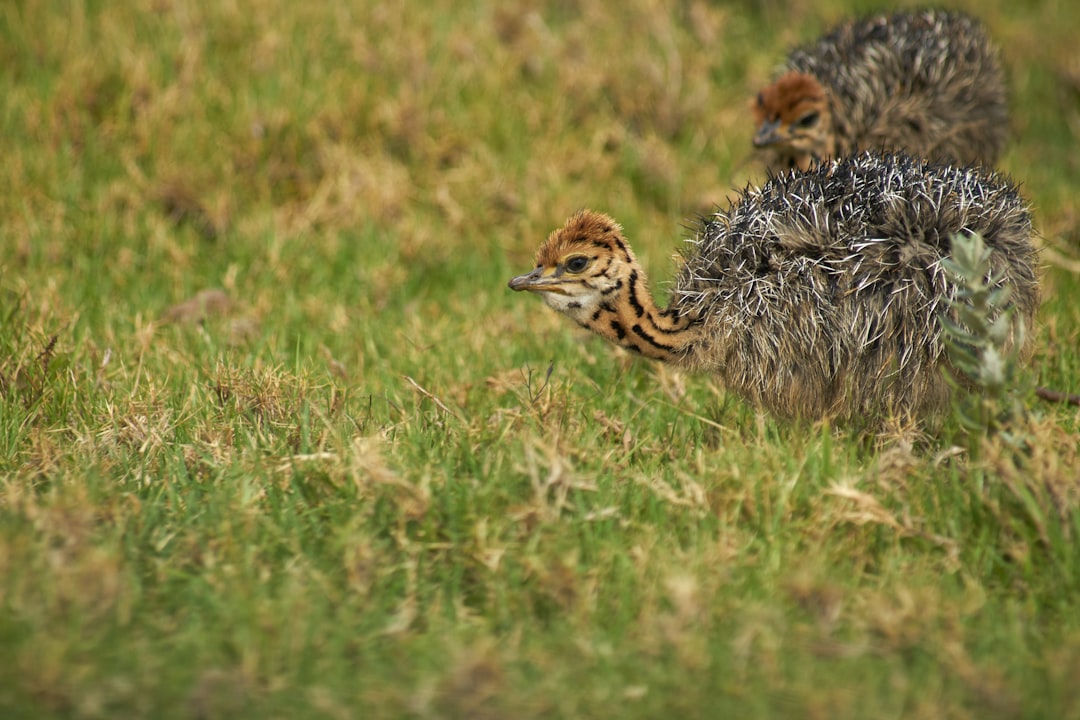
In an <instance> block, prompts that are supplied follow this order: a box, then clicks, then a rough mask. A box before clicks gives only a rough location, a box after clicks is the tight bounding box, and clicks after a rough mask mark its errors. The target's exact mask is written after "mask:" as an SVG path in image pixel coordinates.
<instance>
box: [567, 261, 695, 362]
mask: <svg viewBox="0 0 1080 720" xmlns="http://www.w3.org/2000/svg"><path fill="white" fill-rule="evenodd" d="M615 287H616V288H617V291H616V292H613V293H611V294H610V295H609V296H608V297H607V298H605V299H604V300H603V301H601V303H600V304H599V306H598V307H597V308H596V309H595V310H594V311H593V313H592V314H591V315H590V316H589V317H588V319H585V320H579V323H580V324H581V325H582V326H583V327H586V328H588V329H589V330H592V331H593V332H595V333H596V334H597V335H600V336H601V337H603V338H605V339H607V340H610V341H611V342H613V343H615V344H616V345H619V346H620V347H624V348H626V349H627V350H632V351H634V352H637V353H639V354H641V355H644V356H645V357H647V358H651V359H653V360H663V361H667V362H677V361H678V360H679V359H680V358H682V357H683V356H684V355H685V354H686V351H687V350H688V349H689V347H690V346H691V345H693V344H694V343H696V342H697V341H698V339H699V338H700V336H701V327H700V325H699V324H696V323H694V322H693V321H692V319H691V318H690V317H680V316H679V314H678V313H677V312H676V311H674V310H673V309H666V310H661V309H659V308H657V307H656V303H654V302H653V299H652V295H651V294H650V293H649V290H648V287H647V286H646V281H645V278H644V277H643V276H642V275H641V274H640V273H639V272H638V270H637V269H636V268H635V269H633V270H631V271H630V274H629V275H628V276H627V279H626V283H625V284H623V283H621V282H620V283H618V284H616V286H615Z"/></svg>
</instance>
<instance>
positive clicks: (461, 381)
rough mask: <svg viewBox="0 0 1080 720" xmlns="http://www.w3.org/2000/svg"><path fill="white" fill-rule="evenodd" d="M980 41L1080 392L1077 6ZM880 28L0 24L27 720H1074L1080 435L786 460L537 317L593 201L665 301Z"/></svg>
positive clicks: (143, 0) (4, 471)
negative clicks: (761, 93)
mask: <svg viewBox="0 0 1080 720" xmlns="http://www.w3.org/2000/svg"><path fill="white" fill-rule="evenodd" d="M964 6H966V7H967V9H969V10H972V11H974V12H976V13H977V14H978V15H979V16H980V17H981V18H982V19H983V20H984V21H985V23H986V24H987V26H988V27H989V29H990V31H991V33H992V35H993V36H994V37H995V39H996V40H997V41H998V42H999V44H1000V45H1001V47H1002V50H1003V56H1004V60H1005V62H1006V64H1007V66H1008V78H1009V84H1010V93H1011V106H1012V112H1013V120H1012V131H1013V132H1012V141H1011V143H1010V145H1009V150H1008V152H1007V154H1006V156H1005V157H1004V158H1003V160H1002V162H1001V168H1002V169H1003V170H1005V171H1006V172H1008V173H1009V174H1011V175H1012V176H1013V177H1014V178H1015V180H1016V181H1017V182H1019V183H1020V184H1021V187H1022V191H1023V193H1024V195H1025V196H1026V197H1027V198H1028V199H1029V200H1030V202H1031V203H1032V205H1033V209H1034V217H1035V222H1036V224H1037V226H1038V228H1039V231H1040V234H1041V243H1042V244H1043V246H1044V251H1043V256H1042V257H1043V265H1044V279H1043V283H1044V284H1043V287H1044V296H1045V298H1044V305H1043V308H1042V309H1041V311H1040V315H1039V326H1038V327H1037V328H1036V329H1035V332H1036V334H1037V344H1038V349H1037V351H1036V353H1035V357H1034V359H1033V361H1032V364H1031V366H1030V370H1029V371H1028V376H1027V379H1028V380H1030V382H1032V383H1038V384H1041V385H1045V386H1049V387H1052V388H1055V389H1057V390H1061V391H1066V392H1072V393H1077V392H1080V356H1078V352H1077V348H1078V347H1080V302H1077V298H1080V200H1078V199H1077V188H1080V145H1078V141H1080V60H1078V56H1077V53H1076V40H1077V33H1078V32H1080V9H1078V7H1080V6H1077V5H1076V3H1072V2H1065V1H1064V0H1047V1H1045V2H1038V1H1036V0H1025V1H1023V2H1015V1H1012V0H1010V1H1006V0H980V2H978V3H976V2H974V0H972V1H971V2H968V3H965V5H964ZM883 7H884V5H883V4H882V3H870V2H860V3H856V4H847V5H845V4H843V3H841V2H839V1H838V0H833V1H832V2H829V3H810V2H805V1H802V0H795V1H793V2H779V1H776V0H773V1H772V2H766V3H758V2H750V1H749V0H746V1H745V2H732V3H720V2H705V1H704V0H690V1H684V2H679V3H663V2H659V0H631V2H629V3H622V2H614V0H602V1H598V2H576V1H575V0H556V1H554V2H551V3H546V4H545V3H531V2H524V1H522V0H511V1H510V2H495V1H494V0H474V1H472V2H457V1H451V0H433V1H432V2H426V3H420V2H402V3H395V2H374V1H368V2H363V1H357V2H339V3H301V2H280V1H278V0H265V1H262V2H259V1H251V2H244V1H243V0H239V1H234V2H221V3H215V2H195V1H191V2H189V1H187V0H130V1H128V2H111V3H110V2H104V1H101V0H87V1H85V2H80V1H79V0H71V1H70V2H59V1H57V0H51V1H50V0H36V1H35V0H13V1H11V2H5V3H3V4H2V5H0V159H2V161H0V715H2V716H3V717H10V718H16V717H19V718H23V717H26V718H30V717H41V718H45V717H58V718H59V717H70V718H122V717H155V718H245V717H251V718H256V717H258V718H267V717H270V718H299V717H303V718H308V717H311V718H353V717H355V718H540V717H544V718H620V719H624V718H657V717H687V718H718V717H732V718H935V719H937V718H1021V717H1023V718H1048V719H1050V718H1053V719H1058V718H1080V480H1078V475H1080V457H1078V455H1080V450H1078V445H1080V413H1078V411H1077V409H1076V408H1075V407H1068V406H1063V405H1051V404H1046V403H1041V402H1039V401H1038V400H1035V399H1033V398H1032V397H1030V396H1029V395H1028V396H1024V399H1025V402H1027V403H1028V405H1029V406H1030V409H1031V416H1030V418H1028V419H1027V420H1025V421H1024V422H1023V423H1022V424H1021V425H1020V427H1019V428H1018V429H1016V430H1015V431H1016V432H1017V433H1019V434H1021V435H1022V436H1023V448H1022V449H1021V450H1017V449H1016V447H1015V444H1014V443H1010V442H1009V441H1008V440H1007V438H1003V437H1001V436H998V435H985V436H984V435H982V434H979V433H974V434H971V433H965V432H963V431H962V429H961V427H960V425H959V424H958V422H957V420H956V419H955V418H948V419H946V420H945V421H944V423H943V424H942V425H941V426H940V427H937V428H935V429H933V430H931V431H928V432H926V433H925V434H924V435H923V436H921V437H918V438H915V440H914V441H913V442H912V440H911V438H910V437H907V438H899V439H898V438H888V437H885V438H867V437H865V436H862V435H859V434H858V433H856V432H853V431H852V430H850V429H845V428H837V427H830V426H828V425H808V424H805V423H793V422H781V421H777V420H774V419H772V418H769V417H766V416H763V415H761V414H758V413H756V412H755V411H754V410H753V409H752V408H749V407H747V406H746V405H745V404H743V403H742V402H741V401H739V400H738V399H737V398H734V397H732V396H730V395H727V394H725V392H724V390H723V388H722V387H719V386H718V385H717V384H716V383H715V382H713V381H712V380H711V379H710V378H707V377H692V376H683V375H680V374H677V373H674V372H672V371H670V370H667V369H665V368H663V367H660V366H657V365H655V364H651V363H649V362H646V361H642V360H637V359H634V358H632V357H630V356H629V355H626V354H625V353H620V352H616V351H614V350H613V349H612V348H610V347H608V346H605V345H604V344H603V343H602V342H601V341H600V340H597V339H593V338H591V337H587V336H585V335H584V334H583V333H581V332H579V331H577V330H576V329H574V328H573V327H572V326H571V325H570V324H568V323H566V322H565V321H564V320H563V319H562V318H559V317H557V316H556V315H555V313H553V312H551V311H550V310H548V309H546V308H544V307H543V306H542V304H541V303H540V301H539V300H538V299H537V298H535V297H531V296H529V297H523V296H519V295H515V294H514V293H511V292H510V291H509V290H508V289H507V288H506V281H507V280H508V279H509V278H510V277H511V276H512V275H514V274H517V273H519V272H523V271H525V270H527V269H529V267H530V266H531V262H532V253H533V251H534V249H535V248H536V246H537V245H538V244H539V242H540V241H541V240H542V239H543V238H544V237H545V236H546V234H547V233H548V232H549V231H550V230H551V229H552V228H554V227H557V226H559V225H561V223H562V222H563V220H564V219H565V218H566V216H568V215H569V214H571V213H572V212H574V211H575V210H577V209H579V208H581V207H586V206H587V207H592V208H593V209H596V210H600V211H604V212H608V213H611V214H612V215H613V216H615V217H616V218H618V219H619V220H620V221H621V222H622V223H623V225H624V226H625V228H626V231H627V234H628V236H629V238H630V239H631V241H632V242H633V243H634V246H635V248H636V249H637V250H638V254H639V256H640V257H641V258H642V260H643V263H644V264H645V265H646V267H647V268H650V269H651V270H652V275H653V276H654V277H656V278H657V279H661V278H664V277H666V276H667V275H668V273H670V272H671V270H672V269H673V267H674V263H673V262H672V259H671V256H672V254H673V253H674V252H675V251H676V248H677V245H678V242H679V240H680V239H681V238H682V237H684V236H685V230H684V225H685V223H686V222H688V221H689V220H690V219H691V218H692V217H693V216H694V215H695V214H696V213H698V212H702V211H705V210H707V209H708V208H709V207H711V206H713V205H714V204H716V203H720V204H723V203H724V202H726V200H727V198H728V197H730V193H731V189H732V188H734V187H740V186H742V185H744V184H745V183H747V182H754V181H757V180H760V179H761V177H760V174H759V170H758V168H757V167H756V166H755V165H754V164H753V163H752V162H749V161H748V156H749V151H750V138H751V135H752V128H751V124H750V123H751V119H750V114H749V112H748V103H749V99H750V98H751V97H753V94H754V93H755V92H756V89H757V87H758V86H760V85H761V84H762V83H763V82H765V81H767V80H768V79H769V77H770V75H771V73H772V71H773V70H774V68H775V67H776V65H777V64H778V63H779V62H780V61H781V59H782V57H783V55H784V53H785V51H786V48H788V47H789V46H790V45H791V44H793V43H797V42H800V41H805V40H809V39H811V38H812V37H814V36H815V35H816V34H817V33H819V32H820V31H821V30H823V29H825V28H826V27H827V26H828V25H829V24H830V23H831V22H833V21H835V20H837V19H839V18H841V17H843V16H845V15H846V14H849V13H851V12H856V11H867V10H873V9H880V8H883ZM975 8H977V10H975ZM656 291H657V294H658V295H662V294H663V291H664V288H663V286H662V285H661V286H659V287H657V288H656Z"/></svg>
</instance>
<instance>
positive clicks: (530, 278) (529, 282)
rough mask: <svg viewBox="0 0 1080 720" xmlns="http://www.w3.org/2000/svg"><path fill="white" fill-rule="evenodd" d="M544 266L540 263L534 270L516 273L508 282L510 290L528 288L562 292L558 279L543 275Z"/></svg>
mask: <svg viewBox="0 0 1080 720" xmlns="http://www.w3.org/2000/svg"><path fill="white" fill-rule="evenodd" d="M545 270H546V268H545V267H544V266H543V265H541V266H539V267H537V268H536V269H535V270H533V271H532V272H529V273H525V274H524V275H518V276H517V277H516V278H512V279H511V280H510V282H509V287H510V289H511V290H517V291H519V292H520V291H521V290H528V291H530V292H556V293H564V292H565V291H564V290H563V289H562V288H560V287H559V281H558V279H557V278H556V277H555V276H553V275H545V274H544V272H545Z"/></svg>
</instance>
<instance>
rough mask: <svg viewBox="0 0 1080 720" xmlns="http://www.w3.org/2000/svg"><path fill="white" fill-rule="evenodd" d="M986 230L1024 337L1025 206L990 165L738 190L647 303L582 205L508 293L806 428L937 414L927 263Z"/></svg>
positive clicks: (880, 160) (821, 168) (614, 240)
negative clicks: (662, 291)
mask: <svg viewBox="0 0 1080 720" xmlns="http://www.w3.org/2000/svg"><path fill="white" fill-rule="evenodd" d="M956 233H962V234H974V233H979V234H981V235H982V236H983V238H984V240H985V243H986V246H987V247H988V248H990V250H991V252H992V255H991V258H992V259H991V267H992V271H991V276H992V277H995V278H997V279H998V280H999V282H1000V284H1002V285H1006V284H1007V285H1010V286H1011V287H1012V295H1011V298H1012V302H1013V303H1014V304H1015V306H1016V308H1017V311H1018V315H1019V316H1020V317H1022V318H1023V320H1024V322H1025V325H1026V327H1028V328H1030V327H1031V322H1032V318H1033V316H1034V313H1035V309H1036V306H1037V305H1038V290H1037V285H1036V278H1035V263H1036V254H1035V250H1034V248H1033V246H1032V243H1031V235H1032V226H1031V221H1030V218H1029V215H1028V211H1027V207H1026V205H1025V203H1024V201H1023V200H1022V199H1021V198H1020V196H1019V195H1018V194H1017V191H1016V189H1015V188H1014V187H1013V186H1012V185H1010V184H1009V183H1008V182H1007V181H1006V180H1004V179H1003V178H1002V177H1000V176H998V175H995V174H992V173H990V172H989V171H981V170H974V169H960V168H954V167H948V166H939V165H932V164H929V163H927V162H925V161H916V160H914V159H912V158H910V157H909V156H907V155H902V154H895V155H884V156H883V155H877V154H871V153H864V154H859V155H854V156H850V157H848V158H845V159H838V160H833V161H830V162H828V163H820V164H818V165H817V166H816V167H815V168H813V169H812V170H810V171H808V172H805V173H800V172H790V173H784V174H782V175H779V176H776V177H774V178H772V179H771V180H770V181H769V182H768V183H766V184H765V185H764V186H763V187H761V188H760V189H748V190H745V191H743V193H742V194H741V196H740V197H739V198H738V199H737V200H736V201H735V202H734V203H733V204H732V205H731V207H730V208H729V209H728V210H726V211H720V212H717V213H716V214H715V215H712V216H710V217H708V218H703V219H702V221H701V224H700V226H699V227H698V228H697V230H696V232H695V233H694V235H693V237H692V238H691V239H690V240H689V241H688V242H689V245H688V246H687V249H686V251H685V252H684V253H683V255H684V258H683V260H684V262H683V264H682V267H681V269H680V271H679V273H678V276H677V278H676V279H675V283H674V288H673V291H672V294H671V300H670V303H669V304H668V306H667V307H666V308H664V309H660V308H658V307H657V306H656V305H655V304H654V302H653V298H652V295H650V293H649V290H648V288H647V285H646V279H645V272H644V271H643V270H642V268H641V266H640V265H638V262H637V260H635V258H634V254H633V253H632V252H631V251H630V247H629V246H628V245H627V242H626V240H625V239H624V237H623V234H622V230H621V228H620V227H619V225H617V224H616V223H615V222H614V221H613V220H612V219H611V218H609V217H608V216H606V215H602V214H599V213H595V212H592V211H589V210H584V211H582V212H579V213H578V214H576V215H574V216H573V217H571V218H570V219H569V220H568V221H567V222H566V225H565V226H563V227H562V228H561V229H559V230H556V231H555V232H553V233H552V234H551V235H550V236H549V237H548V239H547V241H546V242H545V243H544V244H543V245H542V246H541V247H540V249H539V251H538V252H537V255H536V268H535V269H534V270H533V271H532V272H530V273H527V274H525V275H520V276H518V277H515V278H514V279H512V280H511V281H510V288H511V289H513V290H528V291H531V292H536V293H539V294H540V295H541V297H543V298H544V301H545V302H546V303H547V304H548V305H550V306H551V307H552V308H554V309H556V310H558V311H559V312H561V313H563V314H565V315H568V316H569V317H570V318H571V319H572V320H574V321H575V322H577V323H578V324H579V325H581V326H582V327H585V328H588V329H589V330H592V331H593V332H595V333H596V334H598V335H600V336H602V337H604V338H607V339H608V340H610V341H612V342H614V343H615V344H617V345H620V346H622V347H624V348H628V349H629V350H632V351H635V352H637V353H640V354H641V355H644V356H645V357H649V358H654V359H657V360H664V361H668V362H671V363H673V364H675V365H677V366H679V367H682V368H686V369H689V370H694V371H706V372H712V373H715V374H716V375H717V376H718V377H719V379H720V380H721V381H722V382H723V383H724V385H725V386H726V387H727V388H728V389H729V390H731V391H732V392H734V393H736V394H738V395H740V396H742V397H744V398H746V399H747V400H749V401H751V402H752V403H754V404H756V405H758V406H761V407H763V408H765V409H767V410H769V411H771V412H773V413H776V414H778V415H782V416H797V417H805V418H811V419H816V418H820V417H825V416H831V417H838V418H852V417H879V418H883V417H885V416H896V417H901V418H907V419H915V418H917V416H918V415H920V414H924V413H929V412H932V411H934V410H938V409H940V408H941V407H942V406H943V405H944V404H945V403H946V401H947V398H948V394H949V383H948V381H947V380H946V379H945V377H944V374H943V373H942V372H940V367H941V366H942V364H943V363H945V362H946V351H945V343H944V338H943V336H942V329H941V326H940V323H939V321H938V316H939V314H940V313H948V314H949V315H950V316H951V318H952V319H954V320H955V319H956V313H955V312H954V311H952V310H950V309H949V305H948V302H947V299H948V298H950V297H955V291H956V287H955V284H954V282H953V281H952V279H951V278H950V276H949V275H948V274H947V273H946V271H945V270H944V269H943V268H942V266H941V260H942V258H943V257H946V256H947V255H949V252H950V238H951V236H952V235H953V234H956Z"/></svg>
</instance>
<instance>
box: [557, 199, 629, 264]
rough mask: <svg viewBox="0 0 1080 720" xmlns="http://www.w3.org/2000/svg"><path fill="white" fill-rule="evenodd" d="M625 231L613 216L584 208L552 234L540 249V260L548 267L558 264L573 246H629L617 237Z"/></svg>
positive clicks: (609, 247) (587, 247)
mask: <svg viewBox="0 0 1080 720" xmlns="http://www.w3.org/2000/svg"><path fill="white" fill-rule="evenodd" d="M621 234H622V228H621V227H620V226H619V224H618V223H617V222H615V221H614V220H613V219H611V217H609V216H607V215H605V214H603V213H598V212H593V211H592V210H582V211H580V212H578V213H577V214H576V215H573V216H571V217H570V219H568V220H567V221H566V224H565V225H563V226H562V227H561V228H559V229H558V230H553V231H552V233H551V234H550V235H548V239H547V240H546V241H545V242H544V244H543V245H541V246H540V249H539V250H537V251H536V264H537V265H542V266H544V267H551V266H554V265H558V264H559V262H560V261H562V259H563V258H565V257H566V255H567V253H569V252H571V251H573V250H585V249H590V248H592V249H595V248H601V247H603V248H608V249H610V250H612V251H614V250H615V248H616V247H623V248H625V243H622V242H620V241H619V240H617V238H618V237H619V236H620V235H621ZM628 252H629V251H628Z"/></svg>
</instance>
